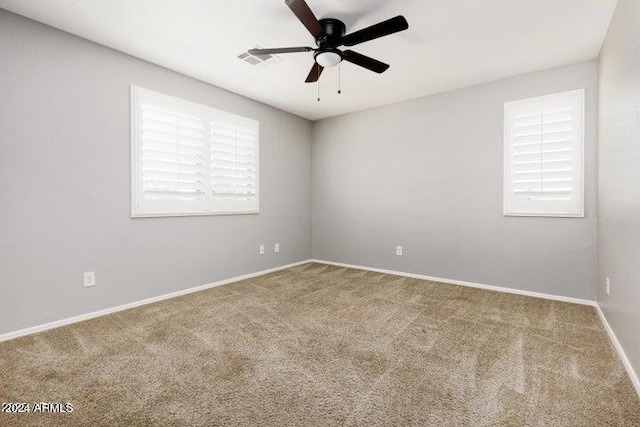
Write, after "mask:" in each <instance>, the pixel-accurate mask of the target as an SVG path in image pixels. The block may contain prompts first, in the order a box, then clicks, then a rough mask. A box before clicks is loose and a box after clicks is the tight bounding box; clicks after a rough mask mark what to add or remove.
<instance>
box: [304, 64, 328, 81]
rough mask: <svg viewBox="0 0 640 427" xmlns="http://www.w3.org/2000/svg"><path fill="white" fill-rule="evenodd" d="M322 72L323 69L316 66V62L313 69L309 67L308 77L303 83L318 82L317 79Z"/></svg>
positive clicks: (318, 65)
mask: <svg viewBox="0 0 640 427" xmlns="http://www.w3.org/2000/svg"><path fill="white" fill-rule="evenodd" d="M322 70H324V67H323V66H322V65H320V64H318V63H317V62H314V63H313V67H311V71H309V75H308V76H307V80H305V81H304V82H305V83H315V82H317V81H318V79H319V78H320V74H322Z"/></svg>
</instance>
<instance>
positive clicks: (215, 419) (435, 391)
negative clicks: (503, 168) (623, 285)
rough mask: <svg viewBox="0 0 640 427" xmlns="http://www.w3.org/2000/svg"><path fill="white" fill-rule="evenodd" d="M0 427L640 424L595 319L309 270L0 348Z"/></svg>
mask: <svg viewBox="0 0 640 427" xmlns="http://www.w3.org/2000/svg"><path fill="white" fill-rule="evenodd" d="M0 401H2V402H34V401H37V402H43V401H44V402H61V403H66V402H70V403H72V404H73V408H74V411H73V412H72V413H67V414H56V413H45V414H34V413H29V414H15V415H14V414H12V415H8V414H4V413H2V414H0V425H2V426H21V425H70V426H76V425H77V426H90V425H91V426H93V425H96V426H98V425H104V426H107V425H108V426H112V425H118V426H138V425H149V426H164V425H174V426H192V425H197V426H223V425H224V426H253V425H255V426H410V425H419V426H520V425H530V426H609V425H619V426H640V402H639V401H638V396H637V395H636V394H635V392H634V390H633V387H632V385H631V382H630V380H629V378H628V376H627V375H626V373H625V370H624V367H623V366H622V364H621V363H620V361H619V360H618V358H617V356H616V353H615V351H614V349H613V348H612V347H611V344H610V342H609V339H608V337H607V335H606V333H605V331H604V330H603V327H602V325H601V324H600V322H599V320H598V317H597V314H596V312H595V311H594V309H593V308H591V307H585V306H579V305H573V304H567V303H559V302H552V301H547V300H541V299H535V298H529V297H523V296H516V295H509V294H504V293H495V292H488V291H482V290H477V289H471V288H464V287H459V286H452V285H445V284H440V283H433V282H427V281H420V280H415V279H408V278H402V277H398V276H391V275H384V274H378V273H372V272H365V271H359V270H351V269H344V268H338V267H329V266H324V265H318V264H307V265H303V266H300V267H296V268H292V269H289V270H284V271H281V272H277V273H273V274H269V275H267V276H262V277H259V278H255V279H251V280H246V281H243V282H238V283H235V284H231V285H227V286H222V287H219V288H215V289H211V290H208V291H203V292H199V293H196V294H191V295H188V296H185V297H181V298H176V299H172V300H169V301H164V302H160V303H157V304H153V305H147V306H144V307H140V308H137V309H133V310H128V311H125V312H120V313H117V314H113V315H110V316H107V317H102V318H98V319H94V320H91V321H87V322H83V323H78V324H75V325H71V326H66V327H62V328H59V329H55V330H51V331H48V332H44V333H41V334H38V335H32V336H28V337H23V338H20V339H15V340H12V341H8V342H4V343H0Z"/></svg>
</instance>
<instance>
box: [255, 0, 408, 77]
mask: <svg viewBox="0 0 640 427" xmlns="http://www.w3.org/2000/svg"><path fill="white" fill-rule="evenodd" d="M285 3H286V4H287V6H288V7H289V9H291V11H292V12H293V13H294V15H296V17H297V18H298V19H299V20H300V22H302V24H303V25H304V26H305V27H306V28H307V30H308V31H309V32H310V33H311V35H312V36H313V38H314V39H315V40H316V45H317V46H318V47H317V48H315V49H314V48H312V47H283V48H274V49H251V50H249V53H250V54H251V55H254V56H260V55H271V54H280V53H297V52H313V58H314V60H315V63H314V64H313V67H312V68H311V71H310V72H309V75H308V76H307V79H306V80H305V81H306V83H313V82H316V81H318V79H319V78H320V74H322V70H324V69H325V68H328V67H334V66H336V65H338V64H339V63H340V62H342V61H343V60H345V61H348V62H351V63H353V64H356V65H359V66H360V67H364V68H366V69H368V70H371V71H373V72H376V73H378V74H380V73H384V72H385V71H386V70H387V69H388V68H389V64H385V63H384V62H380V61H378V60H376V59H373V58H370V57H368V56H365V55H362V54H359V53H357V52H354V51H352V50H340V49H338V47H340V46H355V45H357V44H360V43H364V42H366V41H369V40H373V39H377V38H380V37H384V36H388V35H390V34H393V33H397V32H399V31H404V30H406V29H407V28H409V23H407V20H406V19H405V18H404V16H396V17H395V18H391V19H388V20H386V21H383V22H379V23H377V24H375V25H371V26H370V27H367V28H363V29H362V30H359V31H356V32H354V33H350V34H347V35H345V30H346V27H345V25H344V23H343V22H342V21H340V20H339V19H334V18H325V19H320V20H318V19H316V17H315V15H314V14H313V12H312V11H311V9H310V8H309V6H308V5H307V3H306V2H305V1H304V0H285Z"/></svg>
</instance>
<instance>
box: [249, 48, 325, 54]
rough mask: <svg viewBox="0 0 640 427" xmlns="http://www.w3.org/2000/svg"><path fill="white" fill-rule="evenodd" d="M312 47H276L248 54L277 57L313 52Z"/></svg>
mask: <svg viewBox="0 0 640 427" xmlns="http://www.w3.org/2000/svg"><path fill="white" fill-rule="evenodd" d="M312 50H313V48H312V47H276V48H273V49H250V50H249V51H248V52H249V53H250V54H251V55H254V56H260V55H275V54H278V53H298V52H311V51H312Z"/></svg>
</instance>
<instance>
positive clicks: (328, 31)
mask: <svg viewBox="0 0 640 427" xmlns="http://www.w3.org/2000/svg"><path fill="white" fill-rule="evenodd" d="M318 22H319V23H320V25H321V26H322V28H323V29H324V34H325V35H324V36H323V37H320V38H319V39H317V40H316V44H317V45H318V47H319V48H320V49H324V48H331V49H335V48H336V47H338V46H339V45H340V39H341V38H342V37H343V36H344V34H345V31H346V27H345V25H344V22H342V21H341V20H339V19H334V18H325V19H320V20H319V21H318Z"/></svg>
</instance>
